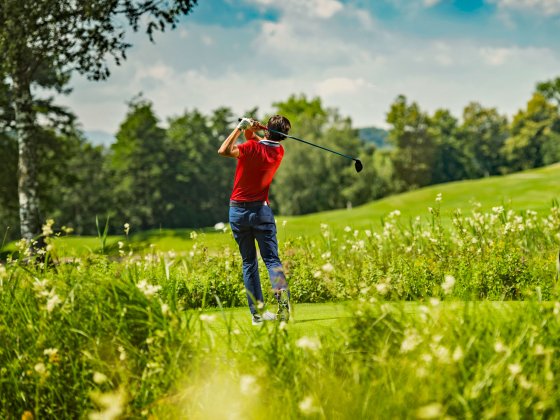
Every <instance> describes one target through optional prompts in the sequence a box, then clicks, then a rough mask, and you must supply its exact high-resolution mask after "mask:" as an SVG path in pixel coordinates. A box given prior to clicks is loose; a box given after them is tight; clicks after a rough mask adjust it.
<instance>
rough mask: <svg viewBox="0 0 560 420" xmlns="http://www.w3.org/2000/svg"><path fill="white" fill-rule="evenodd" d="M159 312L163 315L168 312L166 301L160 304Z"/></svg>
mask: <svg viewBox="0 0 560 420" xmlns="http://www.w3.org/2000/svg"><path fill="white" fill-rule="evenodd" d="M161 313H162V315H164V316H165V315H167V314H169V305H168V304H167V303H162V304H161Z"/></svg>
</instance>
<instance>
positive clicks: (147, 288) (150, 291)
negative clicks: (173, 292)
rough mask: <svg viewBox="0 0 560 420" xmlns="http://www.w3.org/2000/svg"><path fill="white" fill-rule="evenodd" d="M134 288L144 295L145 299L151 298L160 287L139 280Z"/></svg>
mask: <svg viewBox="0 0 560 420" xmlns="http://www.w3.org/2000/svg"><path fill="white" fill-rule="evenodd" d="M136 287H138V289H139V290H140V291H141V292H142V293H144V295H145V296H146V297H151V296H153V295H155V294H156V293H157V292H159V291H160V290H161V286H159V285H157V286H155V285H152V284H149V283H148V282H147V281H146V280H141V281H140V282H139V283H138V284H137V285H136Z"/></svg>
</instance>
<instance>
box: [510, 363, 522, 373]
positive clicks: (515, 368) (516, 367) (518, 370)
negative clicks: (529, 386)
mask: <svg viewBox="0 0 560 420" xmlns="http://www.w3.org/2000/svg"><path fill="white" fill-rule="evenodd" d="M508 370H509V373H511V376H516V375H518V374H519V373H521V371H522V370H523V368H522V367H521V365H520V364H518V363H512V364H509V365H508Z"/></svg>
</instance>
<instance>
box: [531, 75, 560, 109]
mask: <svg viewBox="0 0 560 420" xmlns="http://www.w3.org/2000/svg"><path fill="white" fill-rule="evenodd" d="M536 93H540V94H541V95H542V96H544V97H545V98H546V99H548V100H549V101H555V102H556V105H558V106H560V77H557V78H555V79H553V80H548V81H546V82H541V83H538V84H537V91H536Z"/></svg>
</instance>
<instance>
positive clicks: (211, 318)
mask: <svg viewBox="0 0 560 420" xmlns="http://www.w3.org/2000/svg"><path fill="white" fill-rule="evenodd" d="M199 318H200V320H201V321H202V322H214V321H215V320H216V315H207V314H201V315H200V317H199Z"/></svg>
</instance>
